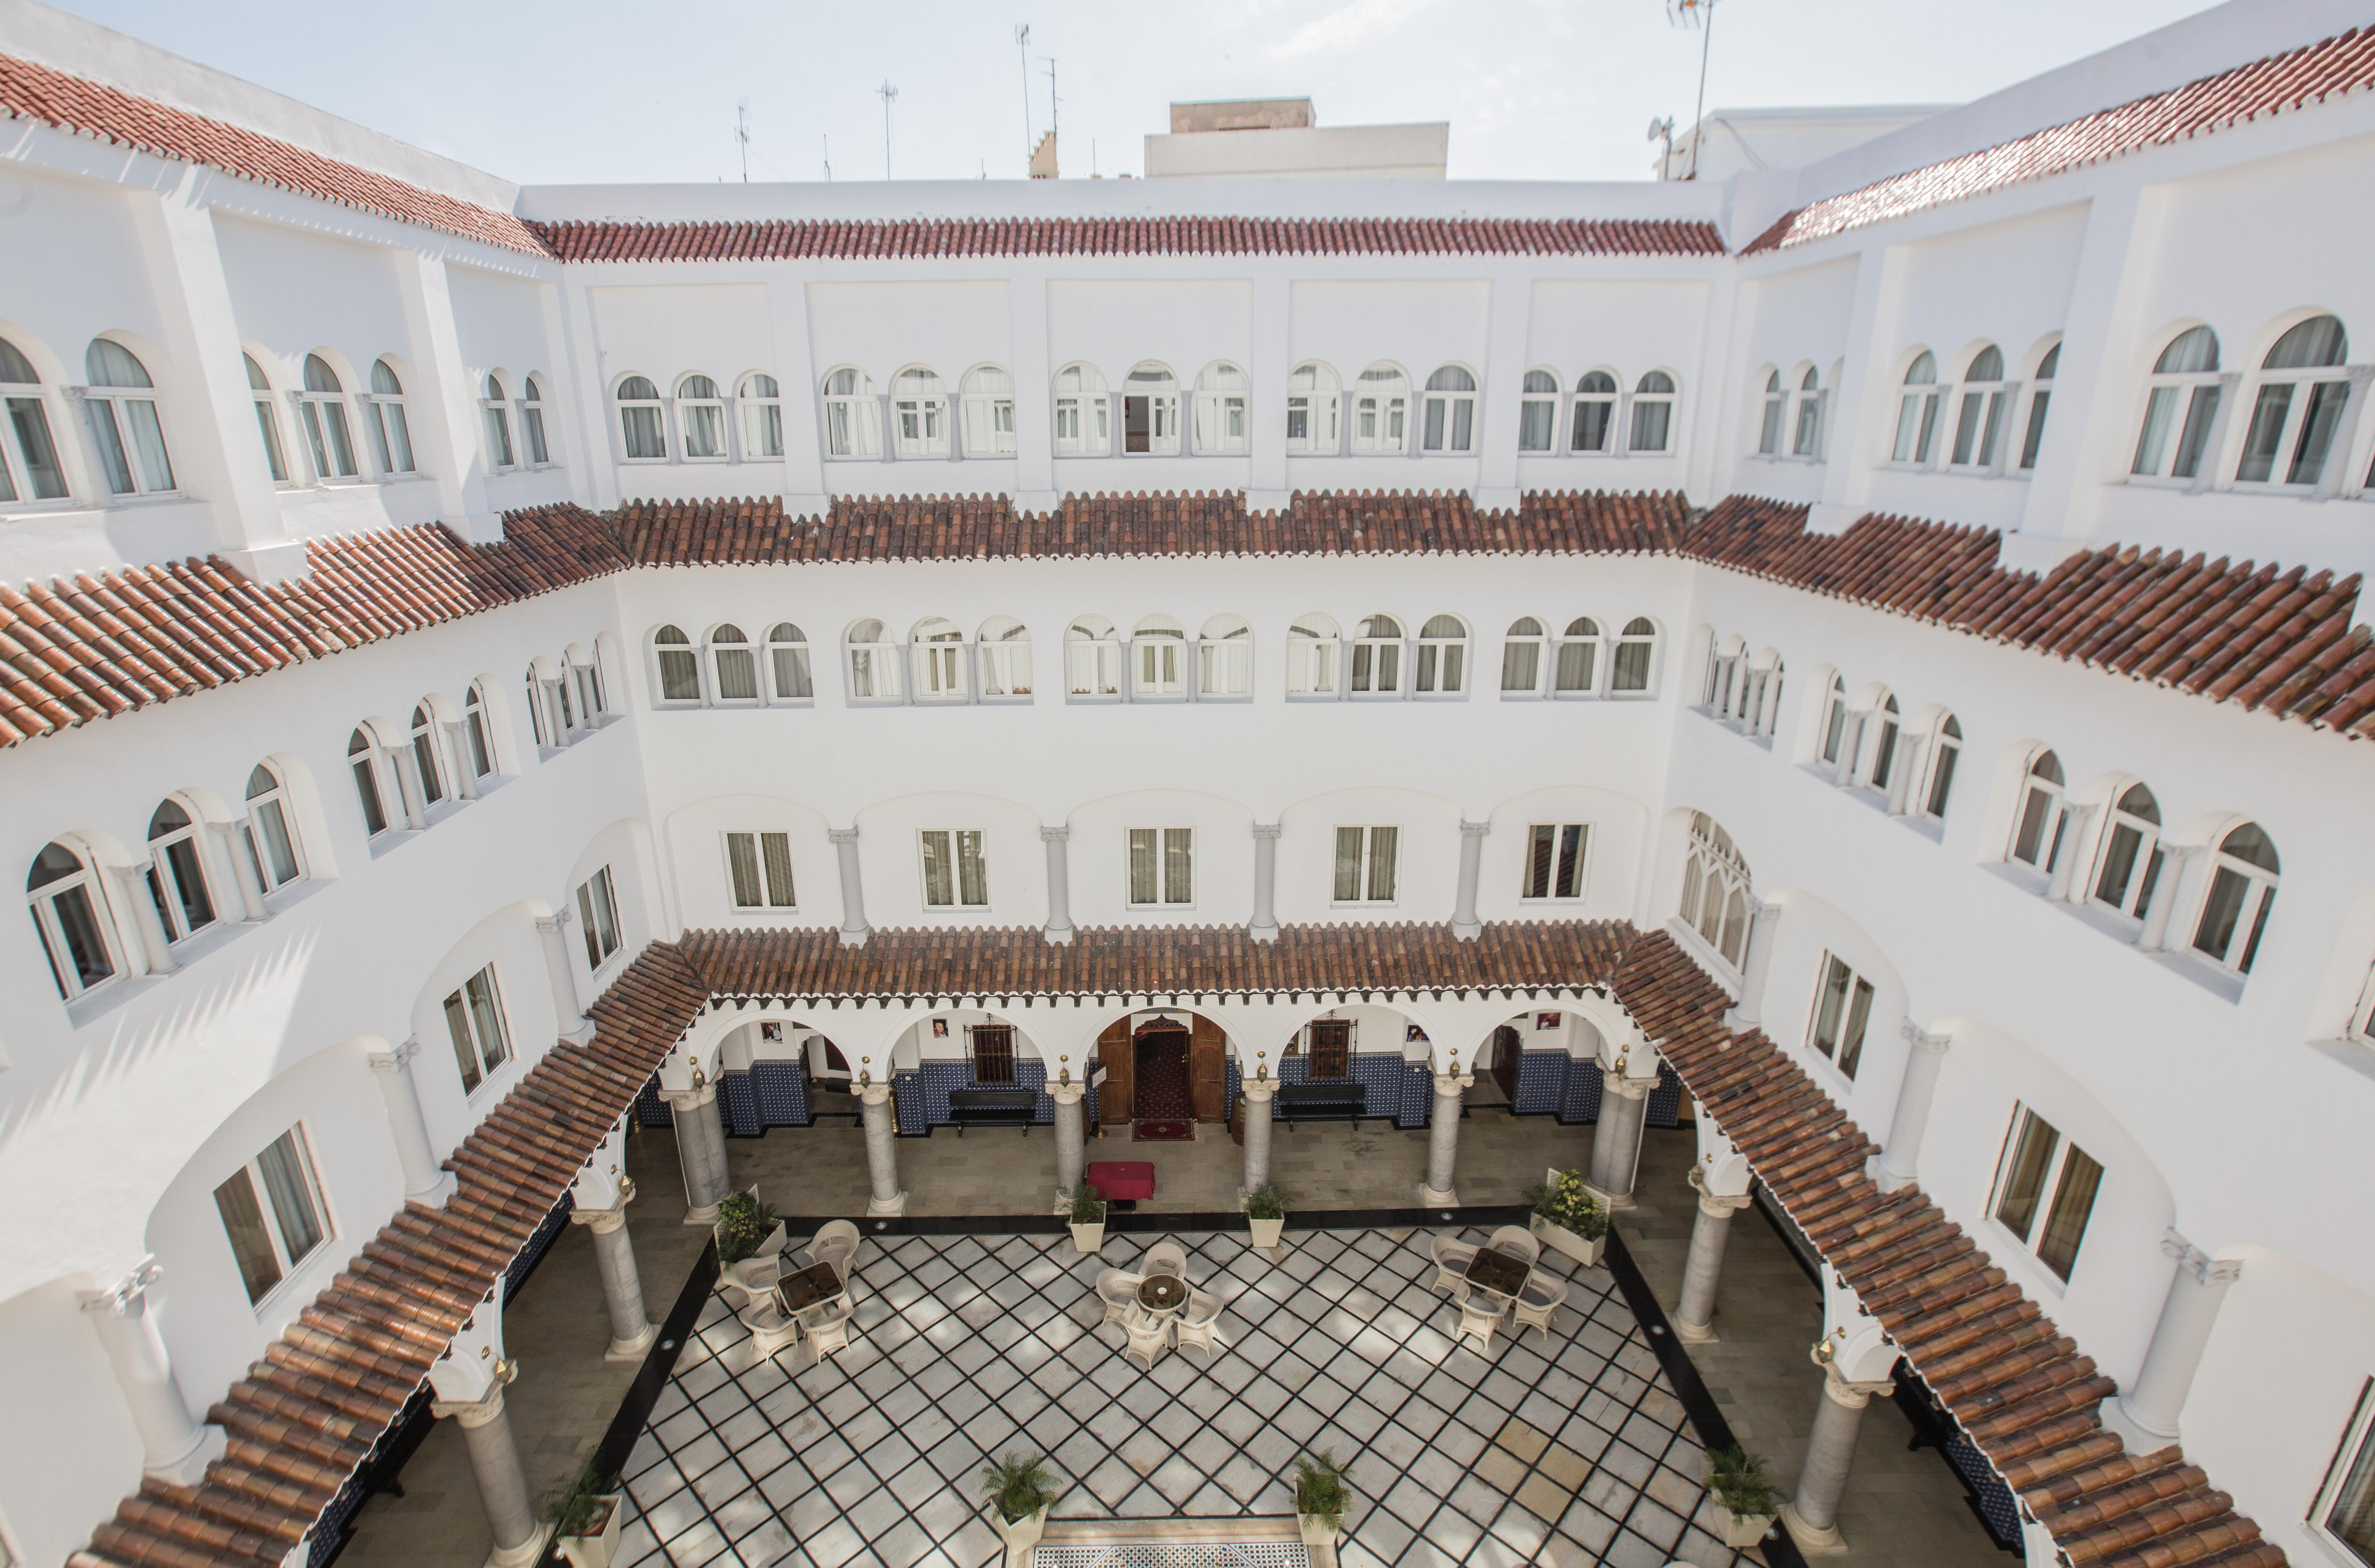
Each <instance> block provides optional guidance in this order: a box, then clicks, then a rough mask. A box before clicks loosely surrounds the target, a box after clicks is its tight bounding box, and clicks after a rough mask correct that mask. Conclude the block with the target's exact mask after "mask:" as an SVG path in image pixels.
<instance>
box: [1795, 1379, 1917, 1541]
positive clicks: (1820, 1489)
mask: <svg viewBox="0 0 2375 1568" xmlns="http://www.w3.org/2000/svg"><path fill="white" fill-rule="evenodd" d="M1892 1386H1893V1385H1892V1384H1889V1383H1886V1382H1879V1383H1850V1382H1849V1381H1848V1380H1847V1379H1846V1378H1844V1377H1842V1376H1840V1375H1839V1372H1838V1369H1837V1367H1835V1366H1830V1365H1827V1364H1826V1365H1825V1366H1824V1368H1823V1402H1822V1403H1821V1404H1820V1405H1819V1406H1817V1407H1816V1408H1815V1410H1814V1429H1813V1430H1812V1431H1811V1432H1808V1433H1807V1434H1806V1462H1805V1464H1804V1466H1803V1467H1802V1468H1800V1470H1799V1471H1798V1491H1797V1493H1796V1495H1794V1496H1793V1497H1791V1498H1790V1501H1789V1502H1787V1503H1783V1504H1782V1505H1781V1523H1782V1524H1783V1525H1785V1526H1787V1527H1789V1531H1790V1539H1792V1540H1794V1541H1796V1542H1797V1543H1798V1550H1800V1551H1802V1552H1812V1553H1816V1554H1822V1555H1827V1554H1830V1553H1833V1552H1840V1551H1845V1550H1847V1541H1846V1539H1844V1538H1843V1537H1841V1536H1840V1534H1839V1499H1841V1498H1842V1497H1844V1496H1846V1495H1847V1490H1848V1471H1849V1469H1850V1468H1852V1467H1853V1466H1854V1464H1855V1445H1856V1432H1857V1429H1858V1428H1860V1427H1861V1425H1862V1424H1863V1408H1864V1407H1865V1406H1866V1405H1868V1404H1870V1403H1872V1397H1873V1395H1875V1394H1885V1393H1887V1392H1888V1390H1889V1389H1890V1388H1891V1387H1892Z"/></svg>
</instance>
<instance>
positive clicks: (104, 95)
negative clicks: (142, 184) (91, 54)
mask: <svg viewBox="0 0 2375 1568" xmlns="http://www.w3.org/2000/svg"><path fill="white" fill-rule="evenodd" d="M0 112H5V113H6V114H8V115H10V116H11V117H13V118H16V119H19V120H39V121H41V122H42V123H43V124H49V125H54V126H56V127H57V128H58V129H60V130H62V131H72V132H74V133H75V134H77V136H96V137H98V138H99V139H100V140H101V141H104V142H112V143H113V144H115V145H116V146H119V147H136V148H138V149H139V150H140V151H142V152H147V153H152V154H154V155H155V156H157V157H159V158H170V159H177V160H179V161H181V162H183V163H196V164H203V165H205V166H206V167H207V168H209V169H219V170H221V171H223V172H224V173H226V174H233V175H237V176H238V177H239V178H240V179H242V180H249V181H253V182H254V183H256V184H259V185H270V186H272V187H274V188H275V189H278V190H283V191H294V192H295V193H297V194H298V195H305V196H313V197H315V198H317V199H318V200H321V201H325V202H335V203H336V204H337V205H338V206H345V207H352V208H354V209H355V210H356V211H357V212H368V213H371V214H372V215H374V216H375V217H379V218H391V219H393V220H395V221H396V222H398V223H410V224H414V225H417V226H418V227H419V228H422V229H434V230H438V231H439V232H440V233H444V234H458V235H460V236H461V237H462V238H464V239H466V240H482V241H484V242H486V243H488V244H490V245H500V246H502V248H503V249H505V250H507V251H522V252H525V253H527V254H529V255H532V256H545V255H549V254H550V252H549V251H548V250H547V249H546V248H545V244H544V242H543V241H542V240H541V239H539V238H538V236H537V234H536V233H535V232H534V231H533V230H530V229H529V227H528V226H527V225H526V224H525V223H523V222H521V221H520V220H519V218H516V217H514V215H512V214H511V213H508V212H504V211H502V210H501V209H500V208H497V207H490V206H479V204H477V203H476V202H467V201H463V200H462V199H460V198H459V197H456V196H449V195H441V194H439V193H438V192H435V191H431V190H424V189H423V188H421V187H420V186H419V185H416V184H413V183H411V182H409V181H407V180H399V179H397V178H396V177H395V176H394V175H392V174H379V173H374V172H373V171H371V170H368V169H360V168H357V167H356V166H355V165H353V164H351V163H341V162H339V161H338V160H337V159H331V158H325V157H323V156H322V155H321V154H320V153H317V152H311V151H308V150H307V149H305V148H304V147H298V146H296V145H294V144H293V143H290V142H284V141H281V140H279V139H278V138H277V137H273V136H265V135H263V134H262V133H260V132H256V131H251V130H247V129H245V128H243V127H242V126H239V125H233V124H229V123H228V122H226V121H222V120H214V119H209V118H207V116H206V115H203V114H194V113H192V112H190V111H188V110H186V109H173V108H169V107H168V106H166V105H164V104H162V103H157V102H154V101H152V100H148V99H145V98H136V97H134V96H133V95H132V94H131V93H128V92H125V91H124V90H123V89H122V88H112V87H108V86H106V85H104V84H102V83H100V82H94V81H91V80H89V79H88V78H86V77H74V76H68V75H67V74H66V73H65V72H64V71H59V70H53V69H52V68H51V67H49V66H47V65H35V64H34V63H33V62H32V61H30V60H20V59H18V58H17V57H16V56H14V55H8V54H0Z"/></svg>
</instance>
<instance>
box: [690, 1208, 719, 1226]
mask: <svg viewBox="0 0 2375 1568" xmlns="http://www.w3.org/2000/svg"><path fill="white" fill-rule="evenodd" d="M684 1222H685V1223H686V1224H688V1225H702V1226H708V1225H715V1224H716V1223H717V1205H715V1204H714V1203H712V1204H708V1205H705V1206H704V1207H703V1208H688V1209H686V1210H685V1211H684Z"/></svg>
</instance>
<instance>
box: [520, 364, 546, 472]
mask: <svg viewBox="0 0 2375 1568" xmlns="http://www.w3.org/2000/svg"><path fill="white" fill-rule="evenodd" d="M519 423H520V436H521V440H522V442H523V444H522V446H521V449H520V457H521V460H522V461H523V462H524V463H525V464H526V466H528V467H530V468H549V467H551V466H553V459H552V445H551V442H549V440H547V439H546V432H545V428H544V383H542V382H541V381H539V380H538V379H537V378H536V377H535V376H533V375H527V376H522V377H521V378H520V395H519Z"/></svg>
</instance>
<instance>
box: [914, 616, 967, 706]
mask: <svg viewBox="0 0 2375 1568" xmlns="http://www.w3.org/2000/svg"><path fill="white" fill-rule="evenodd" d="M908 638H909V642H910V643H911V645H912V646H913V647H914V649H915V658H916V701H918V702H962V701H964V700H965V697H966V694H967V693H968V691H969V690H971V687H972V682H971V681H970V680H969V679H968V678H967V675H968V670H967V661H966V659H965V635H964V631H963V628H961V627H959V626H958V625H957V623H956V622H954V621H952V620H950V619H945V618H944V617H941V616H937V615H936V616H930V617H927V618H926V619H922V620H919V621H917V622H916V628H915V630H914V631H912V632H910V633H909V634H908Z"/></svg>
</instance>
